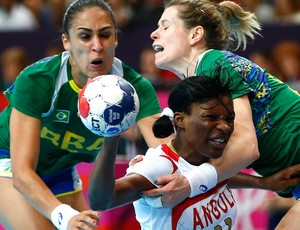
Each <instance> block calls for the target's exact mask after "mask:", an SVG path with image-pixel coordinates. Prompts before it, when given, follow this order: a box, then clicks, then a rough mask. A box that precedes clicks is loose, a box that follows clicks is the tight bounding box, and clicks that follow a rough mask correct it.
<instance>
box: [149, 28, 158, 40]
mask: <svg viewBox="0 0 300 230" xmlns="http://www.w3.org/2000/svg"><path fill="white" fill-rule="evenodd" d="M157 31H158V29H156V30H154V31H153V32H152V33H151V34H150V38H151V39H152V40H155V39H157V38H158V32H157Z"/></svg>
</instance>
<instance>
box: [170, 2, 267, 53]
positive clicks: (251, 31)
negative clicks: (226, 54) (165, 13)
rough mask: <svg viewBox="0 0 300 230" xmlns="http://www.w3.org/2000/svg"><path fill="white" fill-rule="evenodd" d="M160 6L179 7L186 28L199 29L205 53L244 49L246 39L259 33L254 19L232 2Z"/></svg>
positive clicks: (257, 24) (173, 3)
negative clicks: (201, 32) (208, 50)
mask: <svg viewBox="0 0 300 230" xmlns="http://www.w3.org/2000/svg"><path fill="white" fill-rule="evenodd" d="M164 6H165V8H168V7H170V6H179V14H178V16H179V18H180V19H181V20H183V22H184V24H185V26H186V27H187V28H189V29H190V28H193V27H195V26H199V25H200V26H202V27H203V28H204V30H205V33H204V36H205V37H204V39H205V42H206V46H207V47H208V48H209V49H219V50H228V49H230V48H232V49H234V50H237V49H238V48H240V47H241V46H242V47H243V49H246V47H247V41H248V39H249V38H250V39H251V40H254V38H255V35H259V32H260V30H261V25H260V24H259V22H258V21H257V18H256V16H255V15H254V14H253V13H251V12H249V11H246V10H244V9H243V8H242V7H241V6H239V5H238V4H236V3H235V2H232V1H223V2H220V3H219V4H216V3H213V2H212V1H209V0H165V1H164Z"/></svg>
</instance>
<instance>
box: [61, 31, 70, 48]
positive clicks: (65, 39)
mask: <svg viewBox="0 0 300 230" xmlns="http://www.w3.org/2000/svg"><path fill="white" fill-rule="evenodd" d="M61 40H62V44H63V46H64V49H65V50H68V51H70V50H71V44H70V40H69V39H68V37H67V35H66V34H62V35H61Z"/></svg>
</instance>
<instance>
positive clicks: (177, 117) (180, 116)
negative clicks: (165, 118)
mask: <svg viewBox="0 0 300 230" xmlns="http://www.w3.org/2000/svg"><path fill="white" fill-rule="evenodd" d="M184 118H185V116H184V113H181V112H175V113H174V120H173V121H174V124H175V125H176V126H177V127H179V128H181V129H183V128H184V121H185V119H184Z"/></svg>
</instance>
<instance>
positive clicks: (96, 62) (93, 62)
mask: <svg viewBox="0 0 300 230" xmlns="http://www.w3.org/2000/svg"><path fill="white" fill-rule="evenodd" d="M91 64H92V65H102V64H103V61H102V60H101V59H96V60H93V61H92V62H91Z"/></svg>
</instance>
